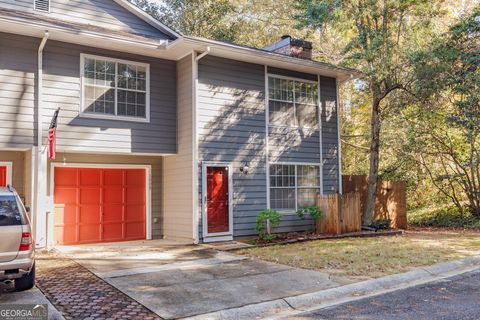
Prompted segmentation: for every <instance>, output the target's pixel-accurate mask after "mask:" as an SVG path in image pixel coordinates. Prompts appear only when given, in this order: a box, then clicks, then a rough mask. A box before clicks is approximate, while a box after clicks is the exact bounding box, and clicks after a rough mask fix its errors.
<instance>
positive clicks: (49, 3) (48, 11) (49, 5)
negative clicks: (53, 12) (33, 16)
mask: <svg viewBox="0 0 480 320" xmlns="http://www.w3.org/2000/svg"><path fill="white" fill-rule="evenodd" d="M32 2H33V10H35V11H38V12H46V13H50V7H51V1H50V0H49V1H48V10H47V11H45V10H40V9H37V8H36V7H35V2H36V1H35V0H33V1H32Z"/></svg>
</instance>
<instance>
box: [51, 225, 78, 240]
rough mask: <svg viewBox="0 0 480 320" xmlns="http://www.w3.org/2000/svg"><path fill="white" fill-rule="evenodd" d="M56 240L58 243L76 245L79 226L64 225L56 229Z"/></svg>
mask: <svg viewBox="0 0 480 320" xmlns="http://www.w3.org/2000/svg"><path fill="white" fill-rule="evenodd" d="M54 236H55V240H56V241H57V242H58V243H66V244H68V243H76V242H77V226H76V225H63V226H56V227H55V228H54Z"/></svg>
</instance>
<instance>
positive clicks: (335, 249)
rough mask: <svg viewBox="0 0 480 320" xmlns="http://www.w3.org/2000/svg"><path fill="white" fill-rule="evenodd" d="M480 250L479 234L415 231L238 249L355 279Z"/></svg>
mask: <svg viewBox="0 0 480 320" xmlns="http://www.w3.org/2000/svg"><path fill="white" fill-rule="evenodd" d="M477 252H480V238H479V236H478V234H471V235H462V236H459V235H458V234H438V233H427V234H420V233H412V234H406V235H403V236H395V237H377V238H349V239H338V240H316V241H309V242H301V243H294V244H289V245H278V246H269V247H258V248H251V249H242V250H238V251H237V253H240V254H244V255H247V256H250V257H255V258H258V259H262V260H266V261H270V262H276V263H281V264H286V265H289V266H293V267H299V268H305V269H312V270H318V271H324V272H328V273H330V274H333V275H336V276H341V277H346V278H349V279H354V280H361V279H369V278H376V277H381V276H385V275H389V274H394V273H399V272H406V271H409V270H411V269H412V268H415V267H421V266H427V265H431V264H435V263H439V262H444V261H448V260H452V259H458V258H461V257H464V256H467V255H470V254H474V253H477Z"/></svg>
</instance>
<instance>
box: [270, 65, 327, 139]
mask: <svg viewBox="0 0 480 320" xmlns="http://www.w3.org/2000/svg"><path fill="white" fill-rule="evenodd" d="M270 78H276V79H282V80H293V81H297V82H305V83H314V84H317V91H318V92H320V81H318V80H317V81H314V80H307V79H302V78H296V77H288V76H282V75H277V74H274V73H267V74H266V83H267V85H268V83H269V79H270ZM266 89H267V90H266V101H267V103H266V108H267V117H268V119H269V120H270V101H277V102H286V103H293V115H294V121H295V124H294V125H287V124H272V123H270V122H269V127H272V128H293V129H297V130H298V129H308V130H311V129H314V130H320V125H321V122H322V120H321V118H318V125H317V126H313V127H305V126H299V125H298V121H297V117H296V114H297V103H296V102H295V90H293V102H292V101H287V100H281V99H271V98H270V90H269V87H268V86H266ZM317 101H319V99H318V97H317ZM317 103H318V102H317ZM301 104H305V105H309V106H316V107H317V113H318V110H319V109H320V105H319V104H315V103H301Z"/></svg>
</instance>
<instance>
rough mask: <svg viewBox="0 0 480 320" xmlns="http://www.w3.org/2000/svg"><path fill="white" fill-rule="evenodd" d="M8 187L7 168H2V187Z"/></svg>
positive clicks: (0, 178)
mask: <svg viewBox="0 0 480 320" xmlns="http://www.w3.org/2000/svg"><path fill="white" fill-rule="evenodd" d="M6 186H7V166H0V187H6Z"/></svg>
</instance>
